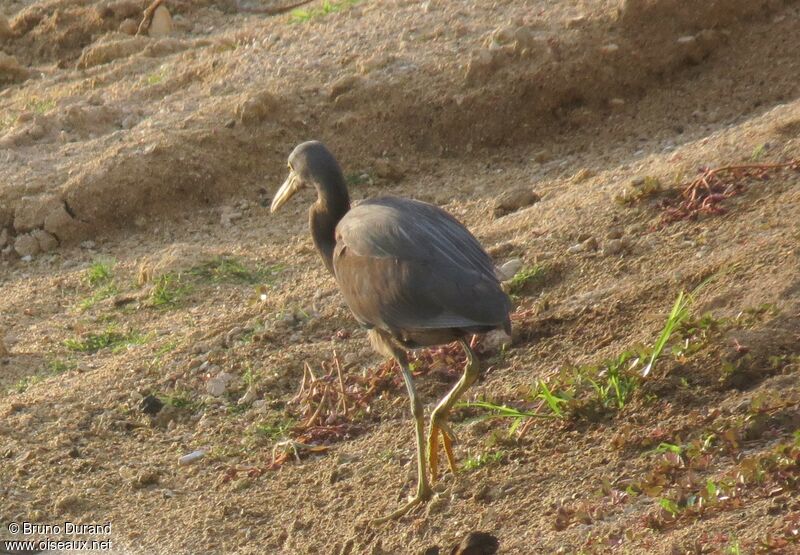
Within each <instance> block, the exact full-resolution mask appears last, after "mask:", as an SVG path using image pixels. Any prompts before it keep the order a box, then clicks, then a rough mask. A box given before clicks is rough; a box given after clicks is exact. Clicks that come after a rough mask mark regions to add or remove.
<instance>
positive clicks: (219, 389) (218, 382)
mask: <svg viewBox="0 0 800 555" xmlns="http://www.w3.org/2000/svg"><path fill="white" fill-rule="evenodd" d="M232 379H233V376H232V375H230V374H228V373H227V372H221V373H219V374H217V375H216V376H214V377H213V378H211V379H210V380H208V381H207V382H206V391H207V392H208V394H209V395H212V396H214V397H221V396H222V395H223V394H224V393H225V390H226V389H227V388H228V384H229V383H230V381H231V380H232Z"/></svg>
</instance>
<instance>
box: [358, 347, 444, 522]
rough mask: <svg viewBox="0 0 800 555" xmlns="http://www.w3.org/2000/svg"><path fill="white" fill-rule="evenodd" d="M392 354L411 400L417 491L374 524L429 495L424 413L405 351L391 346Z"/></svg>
mask: <svg viewBox="0 0 800 555" xmlns="http://www.w3.org/2000/svg"><path fill="white" fill-rule="evenodd" d="M392 355H393V356H394V358H395V359H397V362H398V363H399V364H400V370H401V371H402V373H403V380H404V381H405V383H406V389H407V390H408V397H409V399H410V400H411V414H412V415H413V416H414V426H415V430H416V440H417V493H416V495H415V496H414V497H413V498H412V499H411V500H410V501H409V502H408V503H406V504H405V505H403V506H402V507H400V508H399V509H397V510H396V511H394V512H393V513H391V514H389V515H387V516H385V517H382V518H378V519H375V520H373V521H372V522H373V523H374V524H380V523H382V522H386V521H388V520H392V519H394V518H398V517H400V516H403V515H404V514H406V513H407V512H408V511H409V510H411V509H412V508H413V507H414V506H416V505H418V504H419V503H422V502H424V501H427V500H428V499H430V497H431V493H432V490H431V486H430V483H429V482H428V473H427V472H426V469H425V465H426V463H425V413H424V410H423V408H422V401H420V400H419V397H417V390H416V388H415V387H414V381H413V378H412V377H411V370H410V369H409V367H408V358H407V357H406V354H405V352H403V351H402V350H400V349H399V348H397V347H395V346H392Z"/></svg>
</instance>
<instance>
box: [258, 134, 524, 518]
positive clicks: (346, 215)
mask: <svg viewBox="0 0 800 555" xmlns="http://www.w3.org/2000/svg"><path fill="white" fill-rule="evenodd" d="M288 170H289V175H288V177H287V178H286V180H285V181H284V182H283V184H282V185H281V186H280V188H279V189H278V191H277V192H276V194H275V196H274V197H273V200H272V203H271V205H270V212H271V213H275V212H276V211H277V210H278V209H279V208H280V207H281V206H283V205H284V204H286V202H287V201H288V200H289V199H290V198H292V196H294V195H295V193H297V192H298V191H301V190H303V189H305V188H313V189H316V193H317V200H316V202H314V203H312V205H311V207H310V208H309V211H308V213H309V226H310V228H311V238H312V241H313V243H314V246H315V247H316V249H317V251H318V253H319V255H320V257H321V258H322V262H323V264H324V265H325V268H326V269H327V270H328V272H329V273H330V274H331V275H332V276H333V277H334V279H335V280H336V283H337V285H338V287H339V290H340V291H341V294H342V297H343V298H344V300H345V302H346V304H347V305H348V307H349V308H350V311H351V312H352V313H353V316H354V317H355V319H356V320H357V321H358V323H359V324H360V325H361V326H363V327H364V328H366V329H367V335H368V337H369V339H370V343H371V344H372V346H373V348H374V349H375V350H376V351H377V352H378V353H380V354H382V355H384V356H387V357H390V358H393V359H395V360H396V361H397V363H398V365H399V367H400V371H401V373H402V376H403V381H404V382H405V386H406V389H407V392H408V397H409V400H410V403H411V414H412V416H413V418H414V431H415V440H416V447H417V489H416V493H415V495H414V496H413V497H411V499H409V501H408V502H407V503H406V504H404V505H403V506H401V507H400V508H399V509H397V510H396V511H394V512H392V513H391V514H389V515H387V516H385V517H382V518H377V519H374V520H373V522H374V523H381V522H386V521H388V520H392V519H395V518H398V517H400V516H402V515H404V514H406V513H407V512H408V511H410V510H411V509H412V508H413V507H414V506H416V505H418V504H420V503H423V502H426V501H428V500H429V499H430V498H431V496H432V493H433V490H432V488H431V483H433V482H435V481H436V480H437V478H438V470H439V436H440V435H441V440H442V447H443V449H444V453H445V456H446V457H447V462H448V465H449V467H450V470H451V472H453V473H455V472H456V461H455V457H454V454H453V442H454V440H455V435H454V433H453V431H452V428H451V426H450V424H449V422H448V416H449V414H450V411H451V410H452V408H453V406H454V405H455V404H456V402H457V401H458V399H459V398H460V397H462V396H463V394H464V393H465V391H466V390H467V389H469V387H470V386H471V385H472V384H473V383H474V382H475V381H476V380H477V379H478V377H479V372H480V365H479V362H478V359H477V356H476V355H475V353H474V351H473V350H472V347H471V346H470V343H469V338H470V337H472V336H473V335H474V334H481V333H486V332H489V331H492V330H497V329H500V330H504V331H505V332H506V333H507V334H509V335H510V334H511V319H510V312H511V302H510V300H509V298H508V295H506V293H505V292H503V290H502V288H501V285H500V282H499V281H498V278H497V276H496V274H495V270H494V265H493V263H492V260H491V258H490V257H489V255H488V254H487V253H486V251H485V250H484V249H483V247H482V246H481V244H480V243H479V242H478V240H477V239H476V238H475V237H474V236H473V235H472V234H471V233H470V232H469V230H467V228H466V227H464V225H462V224H461V223H460V222H459V221H458V220H456V219H455V218H454V217H453V216H451V215H450V214H448V213H447V212H446V211H444V210H442V209H441V208H439V207H437V206H435V205H432V204H429V203H426V202H422V201H419V200H413V199H407V198H398V197H392V196H383V197H377V198H371V199H367V200H364V201H362V202H360V203H359V204H357V205H355V206H352V205H351V203H350V196H349V193H348V189H347V184H346V182H345V178H344V175H343V173H342V169H341V167H340V166H339V163H338V162H337V160H336V158H335V157H334V155H333V154H332V153H331V152H330V150H328V148H327V147H326V146H325V145H324V144H323V143H321V142H319V141H307V142H303V143H301V144H299V145H297V146H296V147H295V148H294V150H293V151H292V152H291V154H290V155H289V159H288ZM454 341H458V342H459V343H460V344H461V347H462V348H463V349H464V352H465V354H466V364H465V368H464V371H463V374H462V375H461V377H460V379H459V380H458V382H457V383H456V384H455V385H454V386H453V388H452V389H451V390H450V391H449V392H448V393H447V394H446V395H445V396H444V397H443V398H442V399H441V400H440V401H439V403H438V404H437V405H436V407H435V408H434V409H433V411H432V413H431V417H430V427H429V430H428V435H427V441H426V437H425V422H424V408H423V405H422V402H421V401H420V398H419V396H418V395H417V392H416V389H415V386H414V381H413V379H412V375H411V370H410V368H409V362H408V354H407V350H408V349H412V350H413V349H419V348H424V347H430V346H435V345H442V344H448V343H452V342H454ZM426 445H427V449H426ZM428 468H429V469H430V474H431V480H430V481H429V480H428V474H427V469H428Z"/></svg>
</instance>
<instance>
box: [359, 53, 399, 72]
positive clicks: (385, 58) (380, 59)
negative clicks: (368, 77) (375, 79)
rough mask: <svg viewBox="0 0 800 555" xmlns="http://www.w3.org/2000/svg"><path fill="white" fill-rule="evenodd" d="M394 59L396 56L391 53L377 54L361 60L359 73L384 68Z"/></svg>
mask: <svg viewBox="0 0 800 555" xmlns="http://www.w3.org/2000/svg"><path fill="white" fill-rule="evenodd" d="M394 61H395V57H394V56H393V55H391V54H388V55H387V54H375V55H374V56H371V57H369V58H367V59H366V60H363V61H361V62H360V63H359V64H358V65H357V67H358V71H359V73H362V74H367V73H372V72H373V71H378V70H380V69H383V68H385V67H386V66H388V65H390V64H392V63H393V62H394Z"/></svg>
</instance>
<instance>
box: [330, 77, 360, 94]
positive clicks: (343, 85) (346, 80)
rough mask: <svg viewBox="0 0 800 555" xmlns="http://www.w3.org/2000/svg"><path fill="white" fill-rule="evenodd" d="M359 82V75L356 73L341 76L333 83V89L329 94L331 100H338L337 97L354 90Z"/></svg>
mask: <svg viewBox="0 0 800 555" xmlns="http://www.w3.org/2000/svg"><path fill="white" fill-rule="evenodd" d="M358 82H359V77H357V76H355V75H345V76H344V77H340V78H339V79H337V80H336V81H334V82H333V84H332V85H331V90H330V93H329V95H328V96H329V98H330V99H331V100H336V98H338V97H340V96H342V95H343V94H344V93H346V92H348V91H350V90H352V89H353V88H354V87H355V86H356V84H357V83H358Z"/></svg>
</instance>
